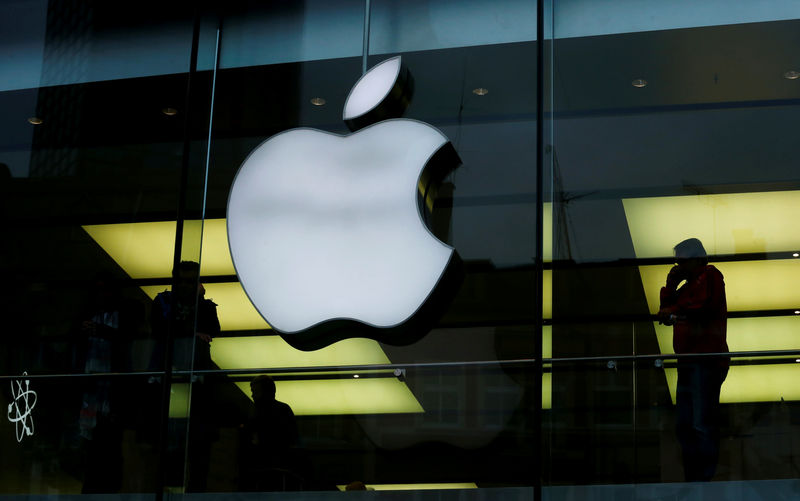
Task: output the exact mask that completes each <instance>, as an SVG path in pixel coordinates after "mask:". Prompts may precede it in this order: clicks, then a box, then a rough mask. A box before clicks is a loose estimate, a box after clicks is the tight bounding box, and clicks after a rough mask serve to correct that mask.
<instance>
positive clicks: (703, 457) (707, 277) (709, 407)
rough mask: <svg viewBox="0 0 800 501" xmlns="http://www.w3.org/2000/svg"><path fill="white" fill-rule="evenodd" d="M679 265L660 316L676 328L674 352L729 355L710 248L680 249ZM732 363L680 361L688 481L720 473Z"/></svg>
mask: <svg viewBox="0 0 800 501" xmlns="http://www.w3.org/2000/svg"><path fill="white" fill-rule="evenodd" d="M675 261H676V265H675V266H674V267H673V268H672V269H671V270H670V271H669V274H668V275H667V281H666V285H665V286H664V287H662V288H661V308H660V310H659V312H658V319H659V322H661V323H663V324H664V325H671V326H673V327H672V328H673V339H672V343H673V348H674V349H675V353H678V354H682V353H724V352H727V351H728V344H727V342H726V328H727V314H728V312H727V304H726V300H725V282H724V280H723V277H722V273H720V271H719V270H718V269H717V268H715V267H714V266H712V265H709V264H708V257H707V254H706V250H705V249H704V248H703V244H702V242H700V240H698V239H696V238H689V239H687V240H684V241H683V242H680V243H679V244H678V245H676V246H675ZM684 281H685V283H683V282H684ZM681 283H683V285H681ZM729 364H730V358H729V357H717V358H713V357H709V358H689V359H679V360H678V388H677V395H676V410H677V414H678V415H677V430H676V432H677V436H678V441H679V442H680V444H681V449H682V452H683V469H684V474H685V476H686V480H687V481H690V482H692V481H707V480H711V478H712V477H713V476H714V472H715V471H716V468H717V462H718V460H719V394H720V389H721V387H722V383H723V381H725V377H726V376H727V374H728V367H729Z"/></svg>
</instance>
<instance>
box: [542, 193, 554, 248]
mask: <svg viewBox="0 0 800 501" xmlns="http://www.w3.org/2000/svg"><path fill="white" fill-rule="evenodd" d="M542 218H543V219H542V261H544V262H545V263H550V262H552V261H553V204H552V202H545V203H544V204H542Z"/></svg>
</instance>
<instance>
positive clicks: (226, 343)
mask: <svg viewBox="0 0 800 501" xmlns="http://www.w3.org/2000/svg"><path fill="white" fill-rule="evenodd" d="M211 358H212V359H213V360H214V362H215V363H216V364H217V365H218V366H220V367H224V368H225V369H248V368H277V367H335V366H343V365H372V364H389V363H391V362H390V361H389V358H388V357H387V356H386V353H384V352H383V349H382V348H381V346H380V345H379V344H378V342H377V341H373V340H372V339H364V338H351V339H344V340H342V341H339V342H337V343H334V344H332V345H330V346H326V347H325V348H322V349H319V350H316V351H300V350H296V349H294V348H292V347H291V346H289V345H288V344H287V343H286V341H284V340H283V339H282V338H281V337H280V336H246V337H245V336H243V337H220V338H217V339H215V340H214V341H213V342H212V343H211Z"/></svg>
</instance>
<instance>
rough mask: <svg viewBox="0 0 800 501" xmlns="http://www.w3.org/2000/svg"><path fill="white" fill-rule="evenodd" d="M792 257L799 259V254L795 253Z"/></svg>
mask: <svg viewBox="0 0 800 501" xmlns="http://www.w3.org/2000/svg"><path fill="white" fill-rule="evenodd" d="M792 257H800V253H797V252H795V253H794V254H792Z"/></svg>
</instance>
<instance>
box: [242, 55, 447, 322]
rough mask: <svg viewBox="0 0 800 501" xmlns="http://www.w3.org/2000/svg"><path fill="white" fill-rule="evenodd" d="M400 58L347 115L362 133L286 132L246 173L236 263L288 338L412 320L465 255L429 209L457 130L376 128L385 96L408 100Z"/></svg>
mask: <svg viewBox="0 0 800 501" xmlns="http://www.w3.org/2000/svg"><path fill="white" fill-rule="evenodd" d="M400 64H401V63H400V58H399V57H396V58H392V59H389V60H387V61H384V62H383V63H381V64H379V65H377V66H376V67H375V68H373V69H372V70H370V72H368V73H367V74H365V75H364V76H363V77H362V78H361V80H359V82H358V83H357V84H356V85H355V86H354V87H353V90H352V91H351V93H350V96H349V97H348V99H347V102H346V104H345V112H344V119H345V121H346V122H347V123H348V125H349V126H350V127H351V129H353V130H355V129H361V130H358V131H357V132H354V133H353V134H349V135H344V136H342V135H337V134H332V133H329V132H325V131H321V130H315V129H305V128H300V129H292V130H289V131H285V132H282V133H280V134H277V135H275V136H273V137H271V138H269V139H268V140H266V141H264V142H263V143H262V144H261V145H260V146H258V147H257V148H256V149H255V150H253V152H252V153H250V155H249V156H248V157H247V159H246V160H245V161H244V163H243V164H242V166H241V168H240V169H239V172H238V173H237V175H236V178H235V180H234V182H233V186H232V188H231V192H230V197H229V200H228V216H227V217H228V220H227V223H228V241H229V244H230V250H231V256H232V258H233V263H234V266H235V268H236V273H237V275H238V276H239V280H240V281H241V283H242V286H243V288H244V290H245V292H246V293H247V295H248V297H249V298H250V300H251V301H252V303H253V304H254V305H255V307H256V308H257V309H258V311H259V312H260V313H261V315H262V316H263V317H264V318H265V319H266V321H267V322H268V323H269V324H270V325H271V326H272V327H273V328H274V329H276V330H277V331H279V332H280V333H282V334H293V333H298V332H301V331H304V330H306V329H309V328H311V327H315V326H318V325H324V324H325V323H326V322H328V321H331V320H354V321H357V322H360V323H362V324H366V325H369V326H372V327H377V328H388V327H394V326H397V325H400V324H402V323H403V322H405V321H406V320H407V319H409V318H410V317H411V316H412V315H414V313H415V312H416V311H417V310H419V309H420V307H421V306H422V305H423V304H424V303H425V302H426V300H427V298H428V297H429V295H431V293H432V291H433V290H434V289H435V288H436V287H437V284H438V283H439V281H440V279H441V278H442V276H443V274H444V272H445V269H446V268H447V267H448V265H449V263H451V261H452V260H453V259H454V249H453V248H452V247H450V246H448V245H446V244H444V243H442V242H441V241H439V240H438V239H437V238H436V237H434V236H433V234H432V233H431V232H430V231H429V230H428V228H427V227H426V226H425V224H424V222H423V220H422V215H421V212H420V210H421V209H420V207H419V204H418V183H419V181H420V176H421V175H422V173H423V171H424V170H425V169H426V166H430V165H431V164H432V163H433V162H432V158H433V157H434V154H436V153H437V152H438V151H439V150H440V149H442V148H443V147H444V146H445V145H448V139H447V137H446V136H445V135H444V134H442V133H441V132H440V131H439V130H438V129H436V128H434V127H432V126H430V125H428V124H425V123H423V122H419V121H416V120H409V119H389V120H383V121H381V122H379V123H372V124H370V118H369V117H370V116H371V115H370V113H376V110H377V111H380V110H379V109H378V108H379V106H380V105H381V103H382V102H386V101H389V100H391V99H392V98H393V94H400V95H401V96H402V92H397V82H398V79H399V78H400V77H401V65H400ZM375 116H381V114H380V113H376V114H375ZM364 117H366V118H364ZM353 120H355V121H356V122H357V121H358V120H362V122H361V123H358V124H356V125H354V123H353V122H352V121H353ZM362 127H363V128H362ZM456 259H457V258H456Z"/></svg>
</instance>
